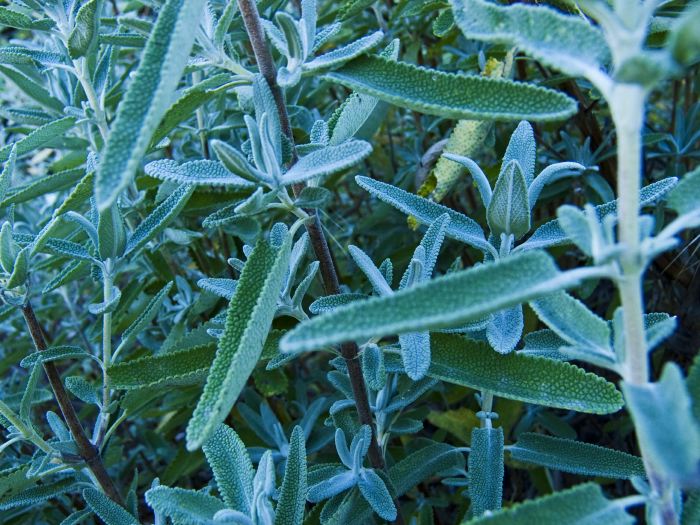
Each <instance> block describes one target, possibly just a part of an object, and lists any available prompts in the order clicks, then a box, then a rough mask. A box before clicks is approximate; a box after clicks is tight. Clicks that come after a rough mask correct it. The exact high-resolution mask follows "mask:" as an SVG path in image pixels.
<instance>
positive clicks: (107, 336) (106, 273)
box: [97, 259, 113, 443]
mask: <svg viewBox="0 0 700 525" xmlns="http://www.w3.org/2000/svg"><path fill="white" fill-rule="evenodd" d="M112 286H113V281H112V260H111V259H107V260H106V261H105V265H104V269H103V271H102V287H103V295H104V304H105V305H107V304H109V302H110V301H111V300H112ZM111 364H112V312H106V313H105V314H104V315H103V316H102V370H103V372H102V378H103V379H102V411H101V414H102V418H101V422H100V428H99V429H98V436H99V437H98V439H97V443H101V442H102V439H103V438H104V434H105V432H106V430H107V427H108V426H109V412H108V411H107V409H108V407H109V404H110V402H111V396H112V392H111V388H110V384H109V374H108V373H107V371H108V370H109V367H110V365H111Z"/></svg>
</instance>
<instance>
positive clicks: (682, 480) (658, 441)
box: [622, 363, 700, 486]
mask: <svg viewBox="0 0 700 525" xmlns="http://www.w3.org/2000/svg"><path fill="white" fill-rule="evenodd" d="M622 391H623V392H624V394H625V400H626V401H627V407H628V410H629V411H630V414H631V415H632V419H633V420H634V426H635V428H636V429H637V440H638V441H639V446H640V448H641V449H642V450H643V451H644V454H645V455H646V456H647V457H648V458H649V459H648V461H649V462H650V463H651V465H652V467H653V468H654V470H657V471H658V472H659V473H660V474H662V475H664V476H666V477H668V478H670V479H673V480H675V481H676V482H677V483H678V484H679V485H681V486H697V484H698V483H699V482H700V426H698V425H697V423H696V422H695V419H694V418H693V414H692V409H691V406H692V401H691V399H690V396H689V395H688V391H687V389H686V387H685V384H684V382H683V374H682V372H681V370H680V368H679V367H678V365H676V364H674V363H667V364H666V366H665V367H664V371H663V373H662V374H661V379H660V380H659V382H658V383H644V384H632V383H628V382H623V384H622Z"/></svg>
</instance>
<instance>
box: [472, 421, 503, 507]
mask: <svg viewBox="0 0 700 525" xmlns="http://www.w3.org/2000/svg"><path fill="white" fill-rule="evenodd" d="M503 469H504V467H503V429H502V428H475V429H473V430H472V440H471V450H470V451H469V499H471V501H472V506H471V512H472V514H473V515H474V516H481V515H482V514H484V513H485V512H487V511H495V510H498V509H500V508H501V499H502V497H503Z"/></svg>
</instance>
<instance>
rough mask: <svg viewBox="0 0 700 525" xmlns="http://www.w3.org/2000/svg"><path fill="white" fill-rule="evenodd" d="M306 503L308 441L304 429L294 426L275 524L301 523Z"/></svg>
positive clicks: (298, 524) (297, 524)
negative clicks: (306, 441)
mask: <svg viewBox="0 0 700 525" xmlns="http://www.w3.org/2000/svg"><path fill="white" fill-rule="evenodd" d="M305 504H306V443H305V438H304V431H303V430H302V429H301V427H300V426H296V427H294V430H293V431H292V439H291V440H290V443H289V457H288V458H287V466H286V467H285V469H284V480H283V481H282V488H281V489H280V499H279V501H278V503H277V511H276V514H275V525H301V523H302V521H303V519H304V507H305Z"/></svg>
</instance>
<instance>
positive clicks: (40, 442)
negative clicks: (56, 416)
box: [0, 401, 54, 454]
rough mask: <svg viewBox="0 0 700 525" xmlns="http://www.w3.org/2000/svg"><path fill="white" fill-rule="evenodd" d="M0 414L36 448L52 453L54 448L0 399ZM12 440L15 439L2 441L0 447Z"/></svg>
mask: <svg viewBox="0 0 700 525" xmlns="http://www.w3.org/2000/svg"><path fill="white" fill-rule="evenodd" d="M0 415H2V416H3V417H4V418H5V419H7V420H8V421H9V422H10V424H11V425H12V426H13V427H15V428H16V429H17V430H18V431H19V433H20V434H22V437H24V439H27V440H28V441H31V442H32V443H34V445H36V446H37V448H40V449H41V450H42V451H44V452H46V453H47V454H53V453H54V450H53V449H52V448H51V446H50V445H49V444H48V443H47V442H46V441H44V439H43V438H42V437H41V436H39V434H37V433H36V432H35V431H34V430H33V429H32V428H31V427H28V426H27V425H25V424H24V422H23V421H22V420H21V419H20V418H19V417H18V416H17V414H15V412H14V411H13V410H12V409H11V408H10V407H9V406H7V405H6V404H5V403H4V402H3V401H0ZM14 441H16V439H15V440H10V441H7V442H6V443H3V445H2V448H4V447H5V446H6V445H8V444H10V443H11V442H14Z"/></svg>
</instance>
